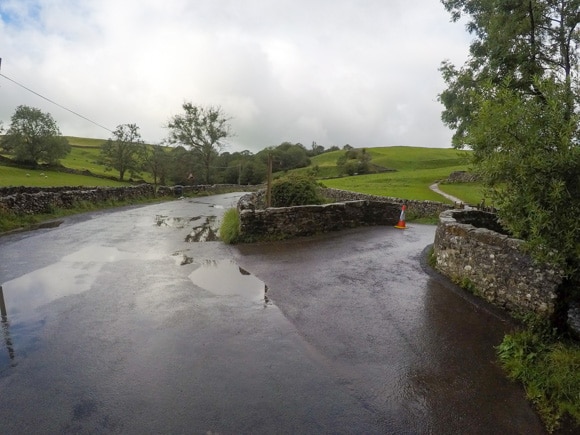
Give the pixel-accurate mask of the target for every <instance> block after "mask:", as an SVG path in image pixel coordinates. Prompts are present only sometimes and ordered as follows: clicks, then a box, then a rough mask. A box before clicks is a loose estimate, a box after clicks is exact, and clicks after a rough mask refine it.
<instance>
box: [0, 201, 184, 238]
mask: <svg viewBox="0 0 580 435" xmlns="http://www.w3.org/2000/svg"><path fill="white" fill-rule="evenodd" d="M171 199H173V198H171V197H157V198H142V199H133V200H130V201H129V200H126V201H115V200H110V201H106V202H99V203H92V202H89V201H79V202H77V203H76V204H75V206H74V207H73V208H66V209H61V208H54V209H53V210H51V212H50V213H42V214H34V215H24V214H16V213H13V212H11V211H9V210H2V209H1V208H0V234H1V233H6V232H9V231H14V230H29V229H34V228H37V227H38V226H39V225H41V224H42V223H44V222H48V221H53V220H58V219H59V218H62V217H65V216H71V215H74V214H79V213H86V212H89V211H95V210H105V209H108V208H115V207H123V206H127V205H137V204H150V203H156V202H161V201H168V200H171Z"/></svg>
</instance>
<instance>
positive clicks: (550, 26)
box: [440, 0, 580, 277]
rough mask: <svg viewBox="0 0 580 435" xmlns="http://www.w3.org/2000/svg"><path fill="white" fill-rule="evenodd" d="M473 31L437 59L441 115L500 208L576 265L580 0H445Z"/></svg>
mask: <svg viewBox="0 0 580 435" xmlns="http://www.w3.org/2000/svg"><path fill="white" fill-rule="evenodd" d="M443 3H444V4H445V6H446V8H447V9H448V10H449V11H450V12H451V13H452V16H453V19H458V18H459V17H460V16H462V15H468V16H469V17H470V21H469V24H468V29H469V31H470V32H471V33H472V34H473V35H474V36H475V40H474V42H473V43H472V45H471V49H470V57H469V59H468V61H467V62H466V64H465V65H463V66H462V67H461V68H460V69H457V68H455V67H454V66H453V65H451V64H450V63H448V62H447V63H444V64H443V67H442V68H441V70H442V72H443V77H444V79H445V81H446V82H447V85H448V87H447V89H446V90H445V91H444V92H443V93H442V94H441V95H440V101H441V102H442V103H443V104H444V106H445V110H444V112H443V115H442V118H443V121H444V122H445V123H446V124H447V125H449V126H450V127H451V128H453V129H455V130H456V131H455V135H454V146H456V147H463V146H465V145H466V146H469V147H470V148H471V149H472V150H473V162H474V164H475V168H476V170H477V171H478V172H479V174H480V175H481V177H482V181H483V183H484V184H485V186H486V187H487V188H488V189H489V191H490V193H491V196H492V199H493V201H494V204H495V205H496V207H497V208H498V214H499V217H500V219H501V221H502V223H503V224H504V226H505V227H506V228H507V229H508V230H509V231H510V232H511V233H512V234H514V235H515V236H517V237H521V238H523V239H524V240H526V245H527V246H528V247H529V248H530V249H531V253H532V255H533V256H534V257H535V258H536V259H538V260H541V261H544V262H546V261H547V262H549V263H552V264H554V265H556V266H558V267H560V268H562V269H563V270H564V271H565V272H566V273H567V275H568V277H573V276H574V275H576V274H577V273H578V272H579V270H580V226H579V225H578V216H579V215H580V179H579V177H578V174H579V173H580V148H579V147H580V120H579V105H580V101H579V100H578V98H577V96H578V91H579V90H580V83H579V81H578V76H577V75H575V74H574V72H575V71H578V50H579V47H580V29H579V28H580V0H569V1H563V0H562V1H556V0H543V1H542V0H535V1H532V0H528V1H524V0H520V1H515V0H514V1H507V0H506V1H493V0H443Z"/></svg>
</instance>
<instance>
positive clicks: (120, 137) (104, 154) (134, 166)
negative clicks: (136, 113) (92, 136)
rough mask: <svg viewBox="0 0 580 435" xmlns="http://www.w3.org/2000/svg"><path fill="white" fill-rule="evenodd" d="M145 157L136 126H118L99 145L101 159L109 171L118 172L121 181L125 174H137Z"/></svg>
mask: <svg viewBox="0 0 580 435" xmlns="http://www.w3.org/2000/svg"><path fill="white" fill-rule="evenodd" d="M144 155H145V146H144V145H143V141H142V140H141V134H140V133H139V127H137V125H136V124H120V125H118V126H117V128H116V129H115V131H114V132H113V138H110V139H109V140H107V142H105V143H104V144H103V145H101V158H102V159H103V163H104V164H105V166H106V167H107V168H109V169H116V170H117V171H119V180H121V181H123V179H124V177H125V172H127V171H129V172H130V173H131V174H132V175H133V174H139V173H140V170H141V165H142V161H143V158H144Z"/></svg>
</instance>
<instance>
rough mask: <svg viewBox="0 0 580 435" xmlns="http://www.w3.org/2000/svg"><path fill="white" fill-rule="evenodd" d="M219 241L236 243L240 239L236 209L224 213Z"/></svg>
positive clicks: (238, 216)
mask: <svg viewBox="0 0 580 435" xmlns="http://www.w3.org/2000/svg"><path fill="white" fill-rule="evenodd" d="M219 236H220V239H222V241H223V242H224V243H227V244H232V243H236V242H237V241H238V240H239V237H240V215H239V214H238V210H237V209H236V208H230V209H228V210H226V212H225V213H224V217H223V219H222V223H221V225H220V230H219Z"/></svg>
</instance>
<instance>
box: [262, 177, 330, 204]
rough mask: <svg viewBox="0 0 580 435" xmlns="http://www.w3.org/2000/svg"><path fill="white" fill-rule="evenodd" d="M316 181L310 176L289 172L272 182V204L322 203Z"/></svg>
mask: <svg viewBox="0 0 580 435" xmlns="http://www.w3.org/2000/svg"><path fill="white" fill-rule="evenodd" d="M322 202H323V200H322V198H321V196H320V195H319V193H318V185H317V184H316V181H315V180H314V179H313V178H311V177H308V176H305V175H299V174H289V175H287V176H285V177H281V178H279V179H277V180H275V181H274V182H273V183H272V206H273V207H292V206H295V205H308V204H322Z"/></svg>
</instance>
